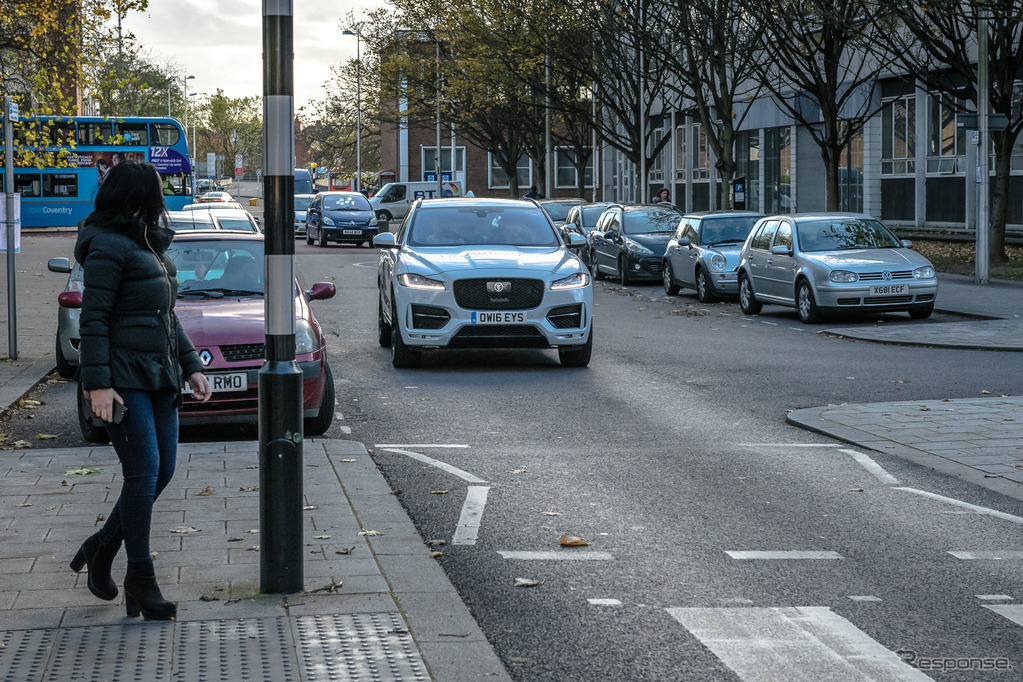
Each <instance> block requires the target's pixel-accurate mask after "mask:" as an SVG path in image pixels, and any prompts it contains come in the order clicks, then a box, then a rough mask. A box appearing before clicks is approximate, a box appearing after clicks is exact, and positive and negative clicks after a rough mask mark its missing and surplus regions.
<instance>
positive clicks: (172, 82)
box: [167, 81, 178, 116]
mask: <svg viewBox="0 0 1023 682" xmlns="http://www.w3.org/2000/svg"><path fill="white" fill-rule="evenodd" d="M171 88H174V89H175V90H177V89H178V84H177V82H175V81H171V82H170V83H168V84H167V115H168V116H170V115H171V94H170V91H171Z"/></svg>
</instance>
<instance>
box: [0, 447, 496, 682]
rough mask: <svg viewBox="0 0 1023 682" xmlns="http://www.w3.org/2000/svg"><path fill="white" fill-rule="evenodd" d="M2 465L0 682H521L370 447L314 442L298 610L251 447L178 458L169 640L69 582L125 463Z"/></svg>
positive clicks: (161, 510)
mask: <svg viewBox="0 0 1023 682" xmlns="http://www.w3.org/2000/svg"><path fill="white" fill-rule="evenodd" d="M2 456H3V460H2V467H0V509H2V521H0V574H2V575H3V578H2V580H0V623H2V626H0V627H2V628H3V629H2V630H0V679H2V680H19V681H21V680H25V681H29V680H73V679H82V680H104V681H108V682H109V681H113V680H122V679H123V680H128V679H131V680H147V681H148V680H195V681H199V680H238V681H244V682H249V681H251V680H264V679H265V680H291V679H295V680H303V681H314V680H339V679H354V680H427V679H434V680H443V681H445V682H447V681H458V680H483V679H487V680H491V679H498V680H500V679H509V678H508V676H507V674H506V672H505V670H504V667H503V666H502V665H501V662H500V661H499V660H498V658H497V656H496V655H495V654H494V651H493V649H492V648H491V646H490V644H489V643H488V642H487V640H486V638H485V637H484V635H483V633H482V631H481V630H480V629H479V627H478V626H477V624H476V622H475V620H473V618H472V616H471V615H470V613H469V611H468V609H467V608H466V607H465V605H464V604H463V602H462V599H461V598H460V597H459V595H458V593H457V592H456V591H455V589H454V587H453V586H452V585H451V582H450V581H449V580H448V578H447V576H446V575H445V574H444V571H443V570H442V569H441V567H440V566H439V564H438V562H437V559H435V558H432V557H431V556H430V552H431V551H432V550H431V549H430V548H427V547H426V545H425V544H424V543H423V541H422V539H421V538H420V537H419V534H418V533H417V531H416V529H415V527H414V526H413V525H412V523H411V522H410V521H409V519H408V516H407V515H406V514H405V512H404V510H403V509H402V507H401V505H400V503H399V502H398V500H397V499H396V498H395V496H394V495H392V494H391V490H390V488H389V487H388V485H387V483H386V481H385V480H384V478H383V476H382V474H381V473H380V471H379V470H378V469H377V468H376V466H375V464H374V463H373V461H372V459H371V458H370V456H369V455H368V454H367V452H366V449H365V448H364V447H363V446H362V445H361V444H360V443H355V442H351V441H339V440H308V441H306V442H305V446H304V466H305V477H304V478H305V490H304V492H305V503H306V505H307V506H306V508H305V511H304V516H305V528H304V531H303V532H304V536H305V537H304V542H303V546H304V549H303V552H304V554H303V557H302V558H303V560H304V576H305V591H304V592H302V593H301V594H295V595H290V596H267V595H261V594H260V593H259V560H260V559H259V556H260V555H259V532H258V531H259V494H260V493H259V492H258V489H257V486H258V485H259V471H258V460H257V445H256V443H253V442H238V443H191V444H184V445H182V447H181V448H180V451H179V456H178V471H177V473H176V475H175V477H174V480H173V481H172V483H171V485H170V486H169V487H168V488H167V490H166V491H165V492H164V494H163V495H162V496H161V498H160V500H159V502H158V503H157V508H156V512H155V514H154V525H153V550H154V551H155V552H156V553H157V555H156V558H155V564H156V568H157V577H158V579H159V581H160V584H161V586H162V588H163V591H164V594H165V596H167V598H168V599H171V600H174V601H177V602H178V618H177V621H176V622H162V623H146V622H144V621H142V620H140V619H128V618H126V616H125V607H124V599H123V594H119V595H118V598H117V599H116V600H115V601H113V602H104V601H100V600H99V599H96V598H95V597H93V596H92V594H91V593H90V592H89V590H88V588H87V586H86V581H87V577H86V576H87V574H86V573H84V572H83V573H81V574H78V575H76V574H74V573H72V572H71V571H70V569H69V568H68V563H69V562H70V560H71V557H72V555H73V554H74V552H75V550H76V549H77V547H78V545H79V543H80V542H81V541H82V540H84V539H85V538H86V537H87V536H88V535H90V534H91V533H93V532H94V531H95V529H96V528H97V527H98V526H99V525H101V519H102V518H103V516H104V515H105V514H106V513H108V512H109V510H110V506H111V504H112V503H113V501H114V499H116V496H117V494H118V492H119V490H120V481H119V480H118V479H119V477H120V474H119V471H120V467H119V466H118V464H117V459H116V457H115V456H114V453H113V450H112V448H110V447H109V446H105V447H83V448H67V449H61V450H36V449H31V450H18V451H5V452H3V453H2ZM83 469H89V470H94V473H89V474H75V473H71V472H73V471H76V470H83ZM439 549H441V550H442V549H443V548H442V547H441V548H439ZM123 561H124V554H123V551H122V553H121V554H120V555H119V559H118V561H117V562H115V570H114V577H115V580H117V582H118V583H119V584H120V582H121V578H122V577H123V573H124V563H123Z"/></svg>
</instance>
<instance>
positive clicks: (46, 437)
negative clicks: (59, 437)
mask: <svg viewBox="0 0 1023 682" xmlns="http://www.w3.org/2000/svg"><path fill="white" fill-rule="evenodd" d="M54 438H56V436H55V435H53V434H52V433H37V434H36V440H53V439H54Z"/></svg>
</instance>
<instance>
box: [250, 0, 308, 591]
mask: <svg viewBox="0 0 1023 682" xmlns="http://www.w3.org/2000/svg"><path fill="white" fill-rule="evenodd" d="M293 45H294V6H293V0H263V164H264V174H263V177H264V182H265V183H266V203H265V210H264V214H263V215H264V224H265V231H264V244H265V248H266V255H265V257H264V268H265V273H266V299H265V300H266V302H265V304H264V310H265V314H266V322H265V325H266V362H265V363H264V364H263V367H262V368H261V369H260V370H259V531H260V538H261V541H260V552H259V591H260V592H262V593H264V594H288V593H294V592H300V591H302V584H303V559H302V535H303V525H302V497H303V492H302V437H303V434H302V370H301V368H300V367H299V366H298V363H297V362H295V236H294V233H293V225H294V222H295V166H294V154H295V147H294V140H293V138H292V131H293V130H294V116H295V103H294V82H295V75H294V52H293Z"/></svg>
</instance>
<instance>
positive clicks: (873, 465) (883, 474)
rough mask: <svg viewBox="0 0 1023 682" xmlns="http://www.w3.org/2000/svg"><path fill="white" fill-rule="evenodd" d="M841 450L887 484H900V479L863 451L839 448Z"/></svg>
mask: <svg viewBox="0 0 1023 682" xmlns="http://www.w3.org/2000/svg"><path fill="white" fill-rule="evenodd" d="M839 452H844V453H845V454H847V455H849V456H850V457H852V458H853V459H855V460H856V461H857V462H859V464H860V465H861V466H862V467H863V468H864V469H866V470H867V471H869V472H870V473H871V474H873V476H874V478H876V479H877V480H879V481H881V482H882V483H884V484H885V485H898V484H899V479H897V478H895V477H894V476H892V475H891V474H889V473H888V472H887V471H885V470H884V468H883V467H882V466H881V465H880V464H878V463H877V462H875V461H874V460H872V459H871V458H870V457H868V456H867V455H865V454H863V453H862V452H857V451H856V450H848V449H842V450H839Z"/></svg>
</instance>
